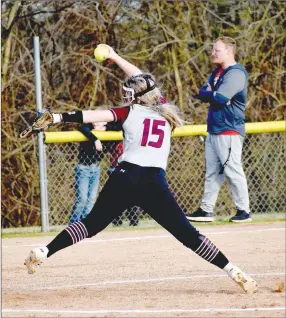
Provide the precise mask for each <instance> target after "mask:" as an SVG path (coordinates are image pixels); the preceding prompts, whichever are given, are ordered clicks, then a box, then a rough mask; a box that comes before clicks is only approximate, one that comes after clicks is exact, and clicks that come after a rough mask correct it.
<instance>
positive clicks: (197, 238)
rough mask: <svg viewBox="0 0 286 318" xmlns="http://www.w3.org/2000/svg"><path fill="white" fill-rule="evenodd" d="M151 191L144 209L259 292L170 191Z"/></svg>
mask: <svg viewBox="0 0 286 318" xmlns="http://www.w3.org/2000/svg"><path fill="white" fill-rule="evenodd" d="M149 190H150V192H149V191H146V192H145V193H147V196H145V200H144V199H143V200H142V207H143V208H144V210H145V211H146V213H148V214H150V216H152V217H153V218H154V219H155V220H156V221H157V222H158V223H159V224H161V225H162V226H163V227H164V228H165V229H166V230H168V231H169V232H170V233H171V234H172V235H174V236H175V238H177V239H178V240H179V241H180V242H181V243H183V244H184V245H185V246H186V247H189V248H190V249H192V250H193V251H194V252H195V253H196V254H197V255H199V256H200V257H202V258H203V259H205V260H206V261H207V262H209V263H211V264H213V265H216V266H217V267H219V268H221V269H223V270H224V271H225V272H226V273H227V274H228V276H229V277H230V278H231V279H232V280H234V281H235V282H236V283H237V284H238V285H239V286H240V287H241V288H243V290H244V291H245V292H247V293H255V292H256V291H257V283H256V282H255V280H253V279H252V278H251V277H250V276H248V275H247V274H246V273H244V272H243V271H242V270H241V269H240V268H239V267H237V266H235V265H233V264H232V263H230V262H229V260H228V259H227V258H226V257H225V255H224V254H223V253H222V252H221V251H220V250H219V249H218V248H217V247H216V246H215V244H214V243H213V242H211V241H210V240H209V239H208V238H207V237H206V236H204V235H203V234H201V233H200V232H199V231H198V230H197V229H196V228H194V227H193V226H192V225H191V224H190V223H189V222H188V220H187V218H186V217H185V215H184V213H183V211H182V210H181V209H180V207H179V206H178V204H177V202H176V201H175V199H174V198H173V196H172V194H171V193H170V191H169V190H168V189H166V188H164V189H162V188H160V187H158V188H157V189H155V188H154V187H152V188H151V187H150V188H149ZM151 194H153V196H152V195H151ZM144 202H145V203H144ZM151 202H152V203H151Z"/></svg>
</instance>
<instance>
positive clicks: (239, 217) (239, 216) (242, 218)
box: [229, 210, 252, 223]
mask: <svg viewBox="0 0 286 318" xmlns="http://www.w3.org/2000/svg"><path fill="white" fill-rule="evenodd" d="M251 221H252V218H251V214H250V213H247V212H245V211H244V210H237V212H236V215H235V216H233V217H231V218H230V219H229V222H235V223H246V222H251Z"/></svg>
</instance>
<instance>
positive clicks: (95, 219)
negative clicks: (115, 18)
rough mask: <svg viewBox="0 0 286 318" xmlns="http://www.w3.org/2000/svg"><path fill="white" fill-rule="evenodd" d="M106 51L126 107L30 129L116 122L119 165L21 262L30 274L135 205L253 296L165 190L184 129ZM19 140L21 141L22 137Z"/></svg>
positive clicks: (153, 91) (138, 77)
mask: <svg viewBox="0 0 286 318" xmlns="http://www.w3.org/2000/svg"><path fill="white" fill-rule="evenodd" d="M105 47H106V48H108V51H109V55H108V56H107V58H108V59H109V60H111V61H113V62H115V63H116V64H117V65H118V66H119V67H120V68H121V69H122V70H123V71H124V72H125V73H126V74H127V76H128V80H127V81H126V82H125V83H124V85H123V90H124V92H125V93H124V100H125V102H128V103H129V106H128V107H120V108H112V109H110V110H94V111H92V110H87V111H77V112H70V113H61V114H53V113H51V112H50V111H49V110H46V111H44V112H43V113H41V114H39V116H38V117H37V118H36V119H35V121H34V123H33V124H32V126H31V129H32V130H33V131H39V130H42V129H45V128H47V127H48V126H50V125H52V124H56V123H71V122H72V123H79V124H82V123H95V122H113V121H114V122H120V123H121V124H122V126H123V131H124V134H123V135H124V139H123V142H124V151H123V154H122V156H121V157H120V159H119V162H120V164H119V166H118V167H117V168H116V169H115V170H114V172H113V173H112V174H111V176H110V178H109V179H108V181H107V182H106V184H105V185H104V187H103V189H102V191H101V192H100V194H99V197H98V199H97V201H96V202H95V205H94V207H93V208H92V210H91V212H90V213H89V214H88V215H87V217H86V218H84V219H82V220H81V221H80V222H76V223H74V224H71V225H70V226H68V227H67V228H66V229H65V230H63V231H62V232H61V233H60V234H58V235H57V236H56V237H55V238H54V240H52V241H51V242H50V243H49V244H48V245H47V246H44V247H40V248H35V249H33V250H32V251H31V252H30V254H29V256H28V257H27V258H26V260H25V265H26V266H27V269H28V273H30V274H33V273H34V272H35V270H36V268H37V266H38V265H40V264H41V263H42V262H43V261H44V260H45V259H46V258H47V257H50V256H52V255H53V254H54V253H56V252H58V251H59V250H61V249H64V248H66V247H68V246H71V245H73V244H76V243H78V242H79V241H81V240H83V239H85V238H87V237H88V238H90V237H93V236H94V235H96V234H97V233H99V232H100V231H102V230H103V229H105V228H106V227H107V226H108V225H109V224H110V223H111V222H112V220H113V219H114V218H116V217H117V216H119V215H120V214H121V213H122V211H124V210H125V209H126V208H128V207H130V206H134V205H137V206H140V207H142V209H144V211H145V212H146V213H148V214H149V215H150V216H151V217H152V218H153V219H154V220H155V221H156V222H158V223H159V224H160V225H162V226H163V227H164V228H165V229H166V230H167V231H169V232H170V233H171V234H172V235H173V236H174V237H175V238H176V239H177V240H179V241H180V242H181V243H182V244H184V245H185V246H186V247H188V248H190V249H191V250H192V251H194V252H195V253H196V254H197V255H199V256H200V257H202V258H204V259H205V260H206V261H207V262H209V263H211V264H213V265H216V266H218V267H219V268H221V269H223V270H224V271H225V272H226V273H227V274H228V275H229V277H230V278H231V279H232V280H234V281H235V282H236V283H237V284H238V285H239V286H241V287H242V288H243V290H244V291H245V292H247V293H254V292H256V291H257V284H256V282H255V281H254V280H253V279H252V278H251V277H250V276H248V275H247V274H245V273H244V272H243V271H242V270H241V269H240V268H238V267H237V266H234V265H233V264H231V263H230V262H229V260H228V259H227V258H226V257H225V256H224V254H223V253H222V252H221V251H220V250H219V249H218V248H217V247H216V246H215V245H214V243H212V242H211V241H210V240H209V239H208V238H207V237H205V236H204V235H203V234H201V233H200V232H199V231H198V230H197V229H196V228H195V227H194V226H192V225H191V224H190V222H189V221H188V220H187V218H186V216H185V214H184V212H183V211H182V209H181V208H180V207H179V205H178V204H177V202H176V200H175V199H174V197H173V195H172V193H171V191H170V189H169V187H168V184H167V181H166V173H165V169H166V166H167V160H168V155H169V152H170V140H171V132H172V130H173V129H174V128H175V127H179V126H181V125H182V119H181V118H180V116H179V115H178V109H177V107H176V106H174V105H171V104H169V103H167V102H166V101H165V100H164V99H163V98H162V94H161V92H160V90H159V88H158V86H157V85H156V82H155V79H154V77H153V76H151V75H149V74H143V73H142V72H141V71H140V70H139V69H138V68H137V67H136V66H134V65H133V64H131V63H129V62H128V61H126V60H124V59H123V58H121V57H120V56H119V55H118V54H117V53H116V52H115V51H114V50H113V49H112V48H111V47H109V46H107V45H105ZM28 135H30V133H29V134H28ZM22 137H25V134H24V133H23V134H22Z"/></svg>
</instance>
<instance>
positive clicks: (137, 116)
mask: <svg viewBox="0 0 286 318" xmlns="http://www.w3.org/2000/svg"><path fill="white" fill-rule="evenodd" d="M111 112H112V113H113V116H114V121H118V122H121V123H122V125H123V154H122V155H121V157H120V158H119V159H118V162H122V161H127V162H130V163H133V164H136V165H139V166H142V167H158V168H162V169H164V170H165V169H166V167H167V161H168V156H169V152H170V143H171V126H170V124H169V122H168V121H167V120H166V119H165V118H164V117H163V116H161V115H160V114H158V113H157V112H155V111H153V110H152V109H150V108H149V107H145V106H141V105H139V104H134V105H132V106H128V107H120V108H112V109H111Z"/></svg>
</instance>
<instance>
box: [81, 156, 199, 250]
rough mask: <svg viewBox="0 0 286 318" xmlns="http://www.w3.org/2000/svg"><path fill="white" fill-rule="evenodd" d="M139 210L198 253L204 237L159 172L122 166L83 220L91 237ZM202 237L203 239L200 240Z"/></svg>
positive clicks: (150, 168)
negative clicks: (129, 210) (124, 213)
mask: <svg viewBox="0 0 286 318" xmlns="http://www.w3.org/2000/svg"><path fill="white" fill-rule="evenodd" d="M134 205H137V206H140V207H141V208H142V209H143V210H144V211H145V212H146V213H148V214H149V215H150V216H151V217H152V218H153V219H154V220H155V221H156V222H158V223H159V224H160V225H162V226H163V227H164V228H165V229H166V230H168V231H169V232H170V233H171V234H172V235H174V236H175V237H176V238H177V239H178V240H179V241H180V242H182V243H183V244H184V245H185V246H187V247H189V248H192V249H196V248H197V247H198V246H199V245H200V243H201V242H202V236H201V235H200V233H199V232H198V231H197V230H196V228H195V227H193V226H192V225H191V224H190V222H189V221H188V220H187V218H186V217H185V214H184V212H183V211H182V209H181V208H180V207H179V205H178V204H177V202H176V200H175V199H174V197H173V195H172V193H171V191H170V190H169V188H168V184H167V181H166V177H165V171H164V170H163V169H160V168H152V167H141V166H138V165H134V164H131V163H127V162H122V163H121V164H120V165H119V166H118V167H117V168H116V169H115V170H114V172H113V173H112V175H111V176H110V178H109V179H108V181H107V182H106V184H105V185H104V187H103V189H102V191H101V192H100V194H99V197H98V199H97V201H96V203H95V205H94V207H93V209H92V210H91V211H90V213H89V214H88V216H87V217H86V218H85V219H83V220H82V223H84V224H85V226H86V228H87V231H88V237H92V236H94V235H95V234H97V233H98V232H100V231H102V230H103V229H104V228H106V227H107V226H108V225H109V224H110V223H111V222H112V220H113V219H114V218H116V217H118V216H119V215H121V213H122V211H124V210H125V209H127V208H129V207H130V206H134ZM200 236H201V237H200Z"/></svg>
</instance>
